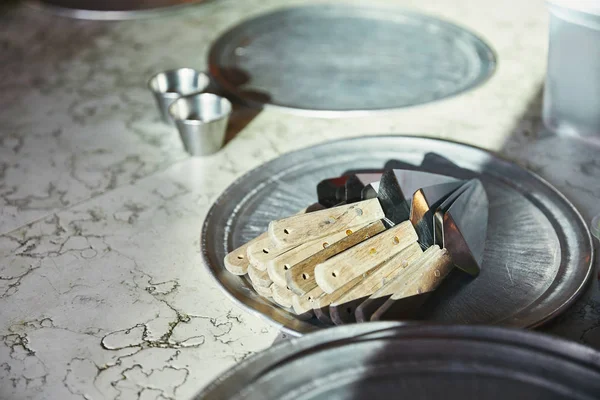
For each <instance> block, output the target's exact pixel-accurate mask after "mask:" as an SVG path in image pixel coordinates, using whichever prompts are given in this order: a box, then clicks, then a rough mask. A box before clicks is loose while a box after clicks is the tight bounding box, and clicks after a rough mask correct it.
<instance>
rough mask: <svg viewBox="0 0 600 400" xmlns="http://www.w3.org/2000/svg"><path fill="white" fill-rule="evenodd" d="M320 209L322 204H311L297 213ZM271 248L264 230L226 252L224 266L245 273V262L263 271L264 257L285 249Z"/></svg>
mask: <svg viewBox="0 0 600 400" xmlns="http://www.w3.org/2000/svg"><path fill="white" fill-rule="evenodd" d="M321 209H322V206H321V205H320V204H313V205H311V206H309V207H307V208H304V209H302V210H300V211H299V213H298V214H304V213H308V212H313V211H316V210H321ZM272 248H274V246H273V244H272V243H271V240H270V239H269V234H268V233H267V232H264V233H262V234H261V235H259V236H257V237H256V238H254V239H252V240H250V241H249V242H247V243H245V244H243V245H242V246H240V247H238V248H237V249H235V250H233V251H232V252H230V253H229V254H227V255H226V256H225V259H224V263H225V268H226V269H227V270H228V271H229V272H231V273H232V274H235V275H243V274H245V273H247V270H248V265H247V264H248V263H251V264H254V266H255V267H256V268H258V269H259V270H261V271H264V270H265V269H266V268H267V267H266V265H265V263H264V262H265V259H266V260H269V259H271V258H273V257H276V256H277V254H280V253H281V252H282V251H283V250H285V249H279V250H278V251H277V252H275V253H269V250H270V249H272ZM264 249H267V253H264V252H263V250H264Z"/></svg>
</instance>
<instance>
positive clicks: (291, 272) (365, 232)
mask: <svg viewBox="0 0 600 400" xmlns="http://www.w3.org/2000/svg"><path fill="white" fill-rule="evenodd" d="M384 230H385V225H384V224H383V222H382V221H381V220H377V221H375V222H371V223H370V224H368V225H366V226H364V227H362V228H360V229H358V230H354V232H353V229H347V230H346V233H347V234H348V233H350V235H348V236H346V237H344V238H343V239H341V240H339V241H337V242H335V243H333V244H332V245H330V246H328V247H327V248H325V249H323V250H321V251H319V252H318V253H316V254H314V255H312V256H310V257H308V258H306V259H305V260H302V261H300V262H299V263H297V264H295V265H292V266H291V267H290V268H289V269H288V270H287V271H286V273H285V281H286V282H287V286H288V287H289V288H290V289H291V290H292V292H294V293H296V294H298V295H302V294H305V293H308V292H310V291H312V290H313V289H314V288H315V287H317V281H316V280H315V274H314V272H315V266H316V265H317V264H320V263H322V262H324V261H325V260H327V259H329V258H331V257H333V256H335V255H336V254H339V253H341V252H343V251H345V250H347V249H349V248H350V247H352V246H355V245H356V244H358V243H360V242H362V241H364V240H367V239H369V238H370V237H373V236H375V235H377V234H378V233H381V232H383V231H384Z"/></svg>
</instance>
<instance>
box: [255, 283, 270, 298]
mask: <svg viewBox="0 0 600 400" xmlns="http://www.w3.org/2000/svg"><path fill="white" fill-rule="evenodd" d="M252 288H253V289H254V291H255V292H256V293H258V294H259V295H261V296H262V297H265V298H267V299H270V298H271V297H272V296H273V293H272V292H271V286H269V287H264V286H258V285H255V284H254V282H252Z"/></svg>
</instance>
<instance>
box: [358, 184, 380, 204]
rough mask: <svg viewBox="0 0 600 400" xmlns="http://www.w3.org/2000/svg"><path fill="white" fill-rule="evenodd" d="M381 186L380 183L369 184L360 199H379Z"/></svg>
mask: <svg viewBox="0 0 600 400" xmlns="http://www.w3.org/2000/svg"><path fill="white" fill-rule="evenodd" d="M379 184H380V182H379V181H377V182H372V183H369V184H368V185H367V186H365V188H364V189H363V190H362V193H361V195H360V197H361V198H362V199H363V200H369V199H376V198H377V192H379Z"/></svg>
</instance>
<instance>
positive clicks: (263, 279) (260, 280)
mask: <svg viewBox="0 0 600 400" xmlns="http://www.w3.org/2000/svg"><path fill="white" fill-rule="evenodd" d="M248 277H249V278H250V281H252V284H253V285H254V286H262V287H264V288H267V287H269V286H271V284H272V283H273V281H272V280H271V278H269V274H267V271H261V270H259V269H257V268H256V267H255V266H254V265H252V264H250V265H249V266H248Z"/></svg>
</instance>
